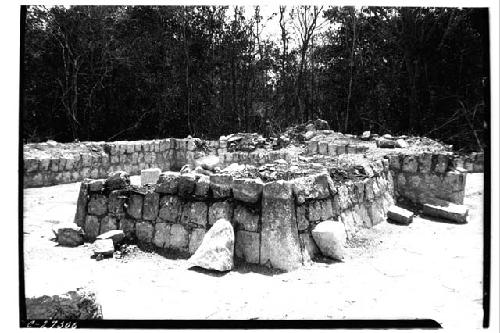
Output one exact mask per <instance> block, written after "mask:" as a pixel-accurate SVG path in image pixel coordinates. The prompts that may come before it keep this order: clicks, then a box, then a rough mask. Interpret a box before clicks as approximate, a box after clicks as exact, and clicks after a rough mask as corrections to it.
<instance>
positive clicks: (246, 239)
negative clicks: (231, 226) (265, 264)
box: [234, 230, 260, 264]
mask: <svg viewBox="0 0 500 333" xmlns="http://www.w3.org/2000/svg"><path fill="white" fill-rule="evenodd" d="M259 251H260V235H259V234H258V233H257V232H250V231H245V230H238V231H236V242H235V245H234V255H235V256H236V257H238V258H240V259H243V260H244V261H245V262H248V263H252V264H258V263H259V261H260V255H259Z"/></svg>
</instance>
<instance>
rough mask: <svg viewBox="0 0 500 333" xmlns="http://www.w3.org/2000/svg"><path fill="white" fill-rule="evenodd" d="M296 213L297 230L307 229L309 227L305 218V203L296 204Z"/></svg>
mask: <svg viewBox="0 0 500 333" xmlns="http://www.w3.org/2000/svg"><path fill="white" fill-rule="evenodd" d="M295 210H296V214H297V228H298V229H299V231H303V230H307V229H308V228H309V220H308V219H307V210H306V205H301V206H296V208H295Z"/></svg>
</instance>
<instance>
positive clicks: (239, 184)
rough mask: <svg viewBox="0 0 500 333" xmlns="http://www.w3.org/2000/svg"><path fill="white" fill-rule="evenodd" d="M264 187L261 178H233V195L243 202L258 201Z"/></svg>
mask: <svg viewBox="0 0 500 333" xmlns="http://www.w3.org/2000/svg"><path fill="white" fill-rule="evenodd" d="M263 187H264V183H263V182H262V180H261V179H260V178H257V179H252V178H236V179H234V180H233V196H234V198H235V199H237V200H240V201H243V202H248V203H256V202H258V201H259V200H260V197H261V194H262V188H263Z"/></svg>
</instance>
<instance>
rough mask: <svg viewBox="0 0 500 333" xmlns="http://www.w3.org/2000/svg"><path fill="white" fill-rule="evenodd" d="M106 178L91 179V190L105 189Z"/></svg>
mask: <svg viewBox="0 0 500 333" xmlns="http://www.w3.org/2000/svg"><path fill="white" fill-rule="evenodd" d="M105 182H106V180H105V179H94V180H91V181H89V190H90V192H101V191H102V190H103V189H104V183H105Z"/></svg>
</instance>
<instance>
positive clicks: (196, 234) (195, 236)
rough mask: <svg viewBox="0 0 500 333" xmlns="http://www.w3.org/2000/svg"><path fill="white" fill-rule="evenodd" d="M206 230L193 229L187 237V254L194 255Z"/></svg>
mask: <svg viewBox="0 0 500 333" xmlns="http://www.w3.org/2000/svg"><path fill="white" fill-rule="evenodd" d="M205 233H206V230H205V229H204V228H195V229H193V230H192V231H191V234H190V235H189V253H190V254H194V253H195V252H196V250H198V248H199V247H200V245H201V243H202V242H203V238H204V237H205Z"/></svg>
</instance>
